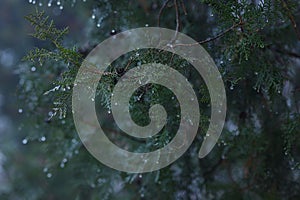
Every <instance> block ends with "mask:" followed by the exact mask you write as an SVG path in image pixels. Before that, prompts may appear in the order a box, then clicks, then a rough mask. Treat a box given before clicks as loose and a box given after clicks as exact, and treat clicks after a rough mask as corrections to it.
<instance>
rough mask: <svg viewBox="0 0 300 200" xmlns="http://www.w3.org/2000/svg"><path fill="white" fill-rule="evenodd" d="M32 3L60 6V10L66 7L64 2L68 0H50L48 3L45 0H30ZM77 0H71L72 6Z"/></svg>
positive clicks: (84, 0)
mask: <svg viewBox="0 0 300 200" xmlns="http://www.w3.org/2000/svg"><path fill="white" fill-rule="evenodd" d="M81 1H82V2H86V1H87V0H81ZM28 2H29V3H30V4H33V5H38V6H40V7H42V6H44V5H47V6H48V7H52V6H58V7H59V9H60V10H62V9H64V4H65V2H66V1H64V0H48V3H45V2H44V1H43V0H28ZM76 2H77V0H72V1H71V6H72V7H73V6H74V5H75V4H76ZM44 3H45V4H44Z"/></svg>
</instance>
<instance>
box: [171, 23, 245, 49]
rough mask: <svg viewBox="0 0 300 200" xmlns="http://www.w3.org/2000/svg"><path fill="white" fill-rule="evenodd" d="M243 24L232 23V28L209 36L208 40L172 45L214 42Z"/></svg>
mask: <svg viewBox="0 0 300 200" xmlns="http://www.w3.org/2000/svg"><path fill="white" fill-rule="evenodd" d="M240 25H242V23H241V22H240V23H238V24H234V25H232V26H231V27H230V28H228V29H226V30H225V31H223V32H221V33H219V34H218V35H216V36H215V37H213V38H207V39H206V40H203V41H200V42H195V43H191V44H174V45H173V46H172V47H176V46H194V45H199V44H205V43H208V42H212V41H214V40H216V39H219V38H221V37H223V36H224V35H226V34H227V33H228V32H230V31H232V30H233V29H235V28H236V27H238V26H240Z"/></svg>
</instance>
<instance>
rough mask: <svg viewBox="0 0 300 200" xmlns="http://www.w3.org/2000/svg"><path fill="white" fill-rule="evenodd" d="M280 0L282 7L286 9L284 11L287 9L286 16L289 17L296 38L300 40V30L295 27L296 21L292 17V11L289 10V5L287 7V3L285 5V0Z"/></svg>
mask: <svg viewBox="0 0 300 200" xmlns="http://www.w3.org/2000/svg"><path fill="white" fill-rule="evenodd" d="M281 2H282V5H283V7H284V8H285V9H286V11H287V14H288V17H289V19H290V21H291V23H292V25H293V28H294V30H295V33H296V36H297V38H298V40H300V31H299V29H298V27H297V23H296V20H295V18H294V16H293V14H292V12H291V10H290V9H289V7H288V5H287V3H286V1H285V0H281Z"/></svg>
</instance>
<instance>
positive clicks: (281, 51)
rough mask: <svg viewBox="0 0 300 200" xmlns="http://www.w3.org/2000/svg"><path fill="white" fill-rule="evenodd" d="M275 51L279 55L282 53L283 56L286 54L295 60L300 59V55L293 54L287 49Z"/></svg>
mask: <svg viewBox="0 0 300 200" xmlns="http://www.w3.org/2000/svg"><path fill="white" fill-rule="evenodd" d="M273 50H274V51H276V52H278V53H281V54H285V55H288V56H290V57H294V58H298V59H300V54H297V53H295V52H292V51H288V50H285V49H277V48H276V49H273Z"/></svg>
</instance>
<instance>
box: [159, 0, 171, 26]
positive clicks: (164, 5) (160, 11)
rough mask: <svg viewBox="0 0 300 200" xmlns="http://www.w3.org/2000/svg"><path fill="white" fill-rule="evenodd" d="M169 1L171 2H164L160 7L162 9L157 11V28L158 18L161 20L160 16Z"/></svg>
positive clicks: (167, 0)
mask: <svg viewBox="0 0 300 200" xmlns="http://www.w3.org/2000/svg"><path fill="white" fill-rule="evenodd" d="M170 1H171V0H166V1H165V2H164V3H163V5H162V7H161V8H160V10H159V13H158V17H157V26H158V27H159V26H160V18H161V15H162V13H163V11H164V9H165V8H166V7H167V5H168V3H169V2H170Z"/></svg>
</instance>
